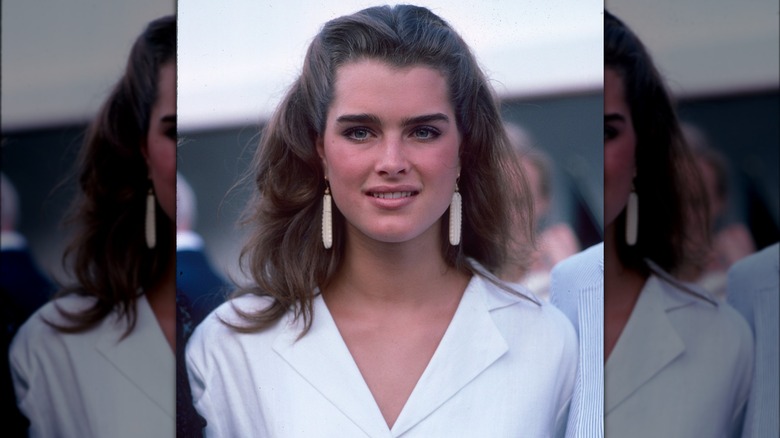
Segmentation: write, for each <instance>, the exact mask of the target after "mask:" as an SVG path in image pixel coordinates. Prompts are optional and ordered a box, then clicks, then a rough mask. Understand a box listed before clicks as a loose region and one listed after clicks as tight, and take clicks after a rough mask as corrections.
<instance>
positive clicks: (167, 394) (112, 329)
mask: <svg viewBox="0 0 780 438" xmlns="http://www.w3.org/2000/svg"><path fill="white" fill-rule="evenodd" d="M136 308H137V311H138V320H137V321H136V324H135V327H134V328H133V331H132V332H130V334H129V335H128V336H127V337H125V338H124V339H121V337H122V334H123V333H124V331H125V327H126V323H125V320H124V318H123V319H121V320H120V319H119V318H118V317H117V314H116V313H113V314H111V315H109V316H107V317H106V320H105V321H104V322H103V323H102V325H101V326H100V327H99V328H98V330H100V331H101V333H100V335H99V336H98V339H97V341H96V344H95V348H96V349H97V350H98V351H99V352H100V354H101V355H102V356H103V357H105V358H106V360H108V361H109V362H111V364H112V365H113V366H114V367H115V368H116V369H117V371H119V373H120V374H122V375H123V376H124V377H125V378H127V379H128V380H130V381H131V382H133V384H134V385H135V386H136V387H138V389H140V390H141V392H143V393H144V394H145V395H146V396H147V397H148V398H149V400H150V401H152V402H154V403H155V404H156V405H157V406H159V407H160V409H162V410H163V411H164V412H165V413H167V414H168V415H170V416H171V418H175V415H176V396H175V384H174V382H176V372H175V358H174V355H173V351H171V348H170V346H169V344H168V342H167V341H166V340H165V337H164V336H163V333H162V330H161V329H160V325H159V323H158V322H157V318H155V316H154V313H153V312H152V308H151V307H150V306H149V302H148V301H147V300H146V297H145V296H143V295H141V296H140V297H139V299H138V301H137V305H136Z"/></svg>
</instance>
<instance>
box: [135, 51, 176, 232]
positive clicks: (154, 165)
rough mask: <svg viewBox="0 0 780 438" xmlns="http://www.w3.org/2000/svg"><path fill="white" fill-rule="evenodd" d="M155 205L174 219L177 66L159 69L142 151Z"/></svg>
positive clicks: (169, 65)
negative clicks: (155, 198) (155, 92)
mask: <svg viewBox="0 0 780 438" xmlns="http://www.w3.org/2000/svg"><path fill="white" fill-rule="evenodd" d="M141 150H142V153H143V155H144V158H145V159H146V165H147V166H148V168H149V178H151V179H152V184H153V185H154V193H155V195H156V196H157V202H158V203H159V204H160V207H162V209H163V211H164V212H165V214H166V215H167V216H168V217H169V218H171V220H173V218H174V217H176V64H174V63H173V62H168V63H165V64H163V65H162V66H161V67H160V72H159V75H158V78H157V100H156V101H155V102H154V106H152V113H151V118H150V120H149V133H148V134H147V137H146V144H145V145H144V147H142V148H141Z"/></svg>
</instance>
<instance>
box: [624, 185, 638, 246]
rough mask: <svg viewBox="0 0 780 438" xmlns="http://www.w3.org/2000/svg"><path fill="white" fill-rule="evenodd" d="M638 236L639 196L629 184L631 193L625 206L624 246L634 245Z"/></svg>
mask: <svg viewBox="0 0 780 438" xmlns="http://www.w3.org/2000/svg"><path fill="white" fill-rule="evenodd" d="M638 235H639V196H638V195H637V194H636V190H634V184H633V183H632V184H631V193H630V194H629V195H628V205H626V244H628V246H634V245H636V241H637V237H638Z"/></svg>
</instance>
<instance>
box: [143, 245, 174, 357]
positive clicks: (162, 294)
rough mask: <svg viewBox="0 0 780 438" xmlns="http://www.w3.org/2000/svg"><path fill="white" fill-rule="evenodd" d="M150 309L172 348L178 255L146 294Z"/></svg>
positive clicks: (169, 262)
mask: <svg viewBox="0 0 780 438" xmlns="http://www.w3.org/2000/svg"><path fill="white" fill-rule="evenodd" d="M145 295H146V299H147V300H148V301H149V307H151V308H152V312H153V313H154V316H155V317H156V318H157V322H158V323H159V324H160V328H161V329H162V331H163V335H165V338H166V340H167V341H168V344H169V345H170V346H171V348H172V349H173V348H175V346H176V345H175V343H176V254H175V253H174V254H172V255H171V257H170V258H169V261H168V266H166V268H165V271H164V272H163V275H162V276H161V277H160V279H159V280H157V281H156V282H155V283H154V284H153V285H152V286H151V287H149V288H148V289H147V290H146V292H145Z"/></svg>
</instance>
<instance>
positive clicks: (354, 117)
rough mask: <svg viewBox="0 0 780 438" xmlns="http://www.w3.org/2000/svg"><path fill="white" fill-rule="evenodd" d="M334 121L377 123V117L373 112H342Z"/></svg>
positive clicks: (378, 122)
mask: <svg viewBox="0 0 780 438" xmlns="http://www.w3.org/2000/svg"><path fill="white" fill-rule="evenodd" d="M336 123H364V124H373V125H379V124H380V121H379V117H377V116H375V115H373V114H344V115H342V116H339V118H337V119H336Z"/></svg>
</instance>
